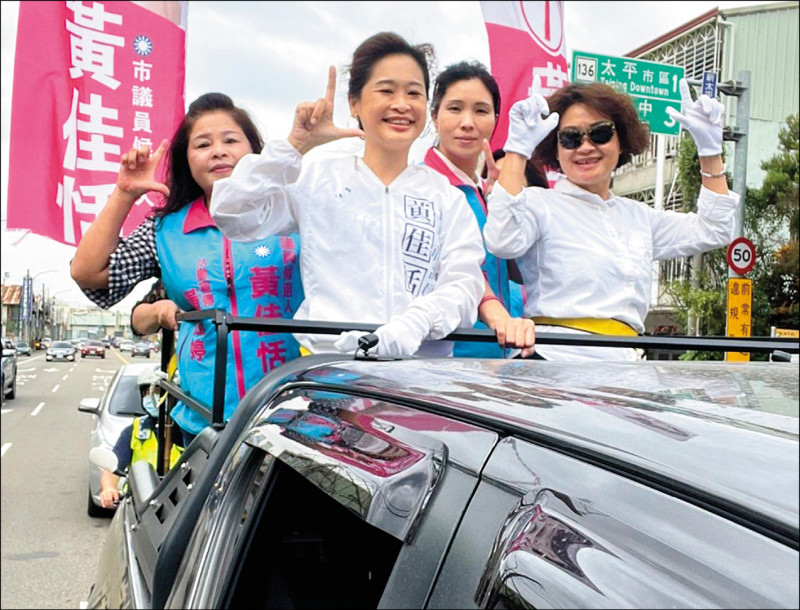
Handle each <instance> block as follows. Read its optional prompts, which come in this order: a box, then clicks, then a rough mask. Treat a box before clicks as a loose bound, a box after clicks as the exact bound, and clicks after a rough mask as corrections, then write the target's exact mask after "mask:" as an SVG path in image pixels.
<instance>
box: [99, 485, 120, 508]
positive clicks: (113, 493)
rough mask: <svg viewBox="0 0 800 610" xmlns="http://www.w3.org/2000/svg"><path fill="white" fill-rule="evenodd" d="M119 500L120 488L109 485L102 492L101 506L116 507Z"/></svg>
mask: <svg viewBox="0 0 800 610" xmlns="http://www.w3.org/2000/svg"><path fill="white" fill-rule="evenodd" d="M117 502H119V490H118V489H117V488H116V487H109V488H107V489H104V490H102V491H101V492H100V506H102V507H103V508H114V506H115V505H116V504H117Z"/></svg>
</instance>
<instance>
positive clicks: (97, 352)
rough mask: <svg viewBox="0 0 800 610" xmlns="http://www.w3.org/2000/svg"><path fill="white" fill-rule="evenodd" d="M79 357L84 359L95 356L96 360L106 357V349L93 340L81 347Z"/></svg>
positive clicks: (99, 342)
mask: <svg viewBox="0 0 800 610" xmlns="http://www.w3.org/2000/svg"><path fill="white" fill-rule="evenodd" d="M81 356H82V357H83V358H86V357H88V356H97V357H98V358H105V357H106V348H105V346H104V345H103V343H102V342H101V341H95V340H94V339H92V340H90V341H87V342H86V343H84V344H83V347H81Z"/></svg>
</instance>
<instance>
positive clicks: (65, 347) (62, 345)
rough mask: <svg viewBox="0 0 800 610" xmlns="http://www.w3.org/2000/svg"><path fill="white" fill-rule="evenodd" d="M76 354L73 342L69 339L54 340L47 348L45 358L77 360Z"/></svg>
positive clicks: (49, 359)
mask: <svg viewBox="0 0 800 610" xmlns="http://www.w3.org/2000/svg"><path fill="white" fill-rule="evenodd" d="M76 355H77V351H76V350H75V346H74V345H72V343H69V342H68V341H53V342H52V343H51V344H50V347H48V348H47V351H46V352H45V356H44V358H45V360H47V361H48V362H50V361H51V360H69V361H70V362H75V358H76V357H77V356H76Z"/></svg>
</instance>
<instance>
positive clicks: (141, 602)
mask: <svg viewBox="0 0 800 610" xmlns="http://www.w3.org/2000/svg"><path fill="white" fill-rule="evenodd" d="M797 405H798V374H797V368H796V367H795V366H793V365H790V364H778V363H744V364H741V363H730V364H728V363H704V362H680V361H666V362H637V363H625V364H622V363H619V364H618V363H556V362H545V361H534V360H470V359H431V360H418V359H399V360H387V359H372V358H368V359H355V360H354V359H347V358H344V357H336V356H311V357H307V358H300V359H298V360H295V361H293V362H290V363H288V364H286V365H283V366H281V367H280V368H279V369H277V370H275V371H273V372H272V373H271V374H270V375H268V376H267V377H265V379H263V380H262V381H261V382H260V383H259V384H258V385H257V386H256V387H255V388H253V389H252V390H251V391H250V392H249V393H248V394H247V395H246V396H245V398H244V400H243V401H242V402H241V404H240V405H239V407H238V408H237V411H236V413H235V414H234V416H233V418H232V419H231V420H230V422H229V423H228V424H227V426H226V427H225V428H224V429H223V430H221V431H218V430H215V429H213V428H212V427H209V428H206V429H205V430H204V431H203V432H202V433H201V434H200V435H198V437H197V438H196V439H195V440H194V442H193V443H192V444H191V445H190V446H189V447H188V448H187V450H186V451H185V452H184V454H183V456H182V458H181V461H180V462H179V464H178V465H177V466H176V467H175V468H173V469H172V470H171V471H169V472H168V473H167V474H166V476H165V477H164V478H163V480H161V481H159V479H158V477H157V475H156V474H155V471H154V470H153V469H152V467H150V466H149V465H146V464H143V466H141V467H134V468H133V469H132V471H131V473H130V475H129V483H130V486H131V491H132V493H131V495H130V496H129V497H127V498H125V500H124V501H123V503H122V504H121V505H120V508H119V509H118V511H117V514H116V516H115V517H114V520H113V521H112V524H111V527H110V530H109V535H108V539H107V541H106V545H105V548H104V551H103V554H102V556H101V558H100V562H99V571H98V577H97V580H96V582H95V584H94V585H93V588H92V590H91V593H90V595H89V599H88V604H89V607H91V608H94V607H136V608H150V607H158V608H161V607H169V608H216V607H250V606H256V607H298V608H299V607H384V608H400V607H403V608H477V607H481V608H504V607H541V608H545V607H564V608H577V607H587V608H589V607H592V608H594V607H636V608H662V607H703V608H710V607H716V608H732V607H738V608H744V607H761V608H767V607H769V608H776V607H787V608H791V607H797V602H798V558H799V556H798V548H799V542H798V532H799V531H800V528H799V523H798V514H799V511H798V495H799V493H800V489H798V471H799V470H800V468H799V465H798V459H799V458H798V456H799V454H798V436H799V434H798V417H797V413H798V407H797Z"/></svg>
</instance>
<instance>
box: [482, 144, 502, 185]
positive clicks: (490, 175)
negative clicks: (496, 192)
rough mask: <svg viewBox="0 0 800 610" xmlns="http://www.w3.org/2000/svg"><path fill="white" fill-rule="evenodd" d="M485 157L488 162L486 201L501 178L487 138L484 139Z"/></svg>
mask: <svg viewBox="0 0 800 610" xmlns="http://www.w3.org/2000/svg"><path fill="white" fill-rule="evenodd" d="M483 157H484V161H485V162H486V187H485V188H484V193H483V198H484V199H486V198H487V197H488V196H489V193H491V192H492V187H493V186H494V183H495V182H497V179H498V178H499V177H500V168H499V167H497V163H495V161H494V155H493V154H492V147H491V145H490V144H489V140H487V139H486V138H484V139H483Z"/></svg>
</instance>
